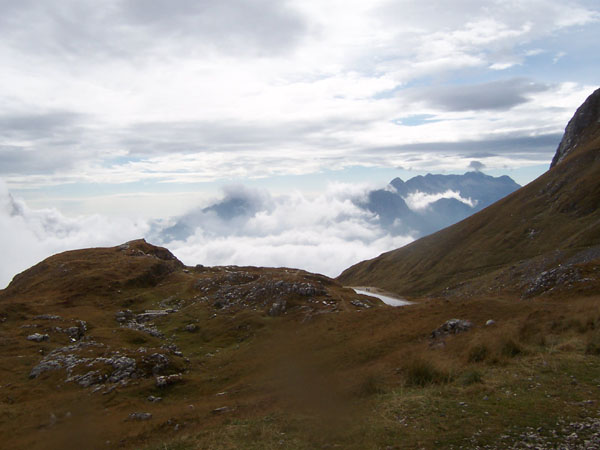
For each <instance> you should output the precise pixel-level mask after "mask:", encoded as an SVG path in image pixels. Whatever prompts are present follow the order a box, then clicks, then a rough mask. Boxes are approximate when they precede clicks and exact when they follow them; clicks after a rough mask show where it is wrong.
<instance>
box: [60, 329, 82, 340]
mask: <svg viewBox="0 0 600 450" xmlns="http://www.w3.org/2000/svg"><path fill="white" fill-rule="evenodd" d="M63 332H64V333H66V334H67V335H68V336H69V337H70V338H71V339H73V340H75V341H78V340H79V339H81V338H82V337H83V334H84V332H83V330H82V329H81V328H79V327H69V328H65V329H64V330H63Z"/></svg>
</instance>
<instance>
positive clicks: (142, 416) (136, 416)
mask: <svg viewBox="0 0 600 450" xmlns="http://www.w3.org/2000/svg"><path fill="white" fill-rule="evenodd" d="M150 419H152V414H150V413H147V412H135V413H131V414H129V420H150Z"/></svg>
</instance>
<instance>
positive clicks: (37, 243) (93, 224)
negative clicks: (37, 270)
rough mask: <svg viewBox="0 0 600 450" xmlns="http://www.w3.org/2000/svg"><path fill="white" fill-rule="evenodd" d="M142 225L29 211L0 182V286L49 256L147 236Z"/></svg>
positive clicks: (52, 212)
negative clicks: (0, 249) (0, 250)
mask: <svg viewBox="0 0 600 450" xmlns="http://www.w3.org/2000/svg"><path fill="white" fill-rule="evenodd" d="M148 230H149V227H148V225H147V224H146V223H144V222H136V221H130V220H121V219H108V218H106V217H102V216H99V215H92V216H79V217H66V216H64V215H63V214H61V213H60V212H59V211H58V210H56V209H39V210H33V209H30V208H29V207H28V206H27V205H26V204H25V202H23V201H22V200H19V199H15V198H13V196H12V195H11V194H10V192H9V191H8V189H7V188H6V185H5V184H4V183H3V182H2V181H0V248H2V252H1V254H0V286H4V285H6V284H8V282H9V281H10V280H11V279H12V277H13V276H14V275H15V274H17V273H19V272H21V271H23V270H25V269H27V268H28V267H30V266H32V265H34V264H37V263H38V262H39V261H41V260H42V259H44V258H47V257H48V256H51V255H52V254H55V253H58V252H61V251H66V250H72V249H76V248H84V247H97V246H112V245H117V244H119V243H122V242H124V241H127V240H131V239H134V238H138V237H140V236H143V235H144V234H146V233H147V232H148Z"/></svg>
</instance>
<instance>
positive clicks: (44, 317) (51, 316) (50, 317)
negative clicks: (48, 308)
mask: <svg viewBox="0 0 600 450" xmlns="http://www.w3.org/2000/svg"><path fill="white" fill-rule="evenodd" d="M33 318H34V319H36V320H60V319H62V317H60V316H57V315H54V314H40V315H38V316H34V317H33Z"/></svg>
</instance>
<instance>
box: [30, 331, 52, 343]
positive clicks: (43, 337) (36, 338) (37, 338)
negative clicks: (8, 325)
mask: <svg viewBox="0 0 600 450" xmlns="http://www.w3.org/2000/svg"><path fill="white" fill-rule="evenodd" d="M48 339H50V336H48V335H47V334H40V333H33V334H30V335H29V336H27V340H28V341H33V342H44V341H47V340H48Z"/></svg>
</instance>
